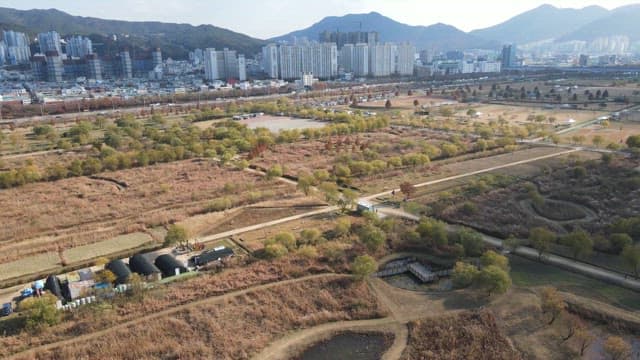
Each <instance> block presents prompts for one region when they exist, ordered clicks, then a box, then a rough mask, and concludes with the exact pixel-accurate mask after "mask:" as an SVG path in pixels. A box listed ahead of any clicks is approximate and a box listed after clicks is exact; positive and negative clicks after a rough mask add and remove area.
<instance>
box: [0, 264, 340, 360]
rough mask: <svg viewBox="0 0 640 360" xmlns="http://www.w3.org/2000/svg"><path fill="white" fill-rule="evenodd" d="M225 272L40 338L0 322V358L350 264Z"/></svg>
mask: <svg viewBox="0 0 640 360" xmlns="http://www.w3.org/2000/svg"><path fill="white" fill-rule="evenodd" d="M238 265H240V266H239V267H237V268H231V269H227V270H225V271H223V272H222V273H218V274H216V273H203V274H201V275H200V276H197V277H195V278H191V279H188V280H185V281H181V282H175V283H172V284H170V285H168V286H161V285H158V286H157V287H156V288H155V289H153V290H150V291H149V292H148V293H147V294H146V295H145V296H144V297H143V298H142V299H141V300H140V301H132V300H130V299H128V298H123V299H121V300H120V299H116V301H114V302H113V303H109V302H107V303H105V304H106V306H100V307H91V306H86V307H83V308H81V309H80V311H78V312H77V313H73V314H67V315H66V317H67V318H66V320H65V321H63V322H62V323H61V324H59V325H56V326H54V327H52V328H50V329H48V330H47V331H45V332H43V333H40V334H28V333H26V332H20V331H18V332H16V331H17V330H16V328H15V327H13V328H9V329H7V328H5V327H4V326H5V325H6V326H8V325H7V324H5V323H0V333H2V332H4V331H7V332H8V333H9V335H8V336H4V337H0V358H1V357H4V356H7V355H9V354H12V353H15V352H18V351H20V350H21V349H25V348H26V347H27V346H29V347H32V346H38V345H43V344H49V343H52V342H56V341H62V340H66V339H71V338H74V337H77V336H81V335H84V334H89V333H91V332H93V331H97V330H101V329H106V328H109V327H111V326H114V325H117V324H120V323H123V322H126V321H132V320H135V319H136V318H139V317H142V316H145V315H149V314H153V313H156V312H158V311H162V310H166V309H169V308H172V307H175V306H179V305H184V304H188V303H190V302H194V301H197V300H201V299H206V298H210V297H214V296H219V295H223V294H226V293H229V292H232V291H237V290H241V289H246V288H250V287H253V286H258V285H262V284H267V283H273V282H277V281H282V280H287V279H295V278H299V277H302V276H306V275H310V274H319V273H330V272H333V271H334V269H335V270H337V271H346V265H344V264H337V265H334V267H333V269H332V268H330V267H328V266H327V265H323V264H321V263H320V262H318V261H311V260H306V259H299V258H295V257H287V258H283V259H279V260H276V261H272V262H268V261H257V262H254V263H252V264H250V265H248V266H244V265H243V264H238Z"/></svg>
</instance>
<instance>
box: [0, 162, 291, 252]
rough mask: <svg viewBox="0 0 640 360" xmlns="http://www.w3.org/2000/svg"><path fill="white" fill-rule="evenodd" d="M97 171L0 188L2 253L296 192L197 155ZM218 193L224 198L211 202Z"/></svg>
mask: <svg viewBox="0 0 640 360" xmlns="http://www.w3.org/2000/svg"><path fill="white" fill-rule="evenodd" d="M101 176H102V178H101V179H105V180H98V179H91V178H87V177H80V178H72V179H66V180H60V181H56V182H48V183H37V184H29V185H26V186H23V187H19V188H14V189H7V190H3V191H1V192H0V207H2V208H3V209H5V210H4V214H3V215H4V219H5V220H4V221H3V227H2V229H0V250H2V258H1V259H0V260H1V261H3V262H6V261H11V260H15V259H19V258H23V257H26V256H29V255H33V254H38V253H41V252H46V251H57V250H58V249H59V248H62V249H69V248H72V247H77V246H81V245H87V244H91V243H95V242H99V241H102V240H106V239H110V238H113V237H115V236H118V235H121V234H126V233H131V232H136V231H144V230H145V229H147V228H151V227H154V226H157V225H163V224H167V223H169V222H171V221H176V220H177V221H179V220H182V219H185V218H187V217H189V216H193V215H196V214H199V213H204V212H208V211H211V210H208V209H215V208H216V206H224V207H223V208H222V209H224V208H225V207H232V206H241V205H246V204H252V203H257V202H260V201H264V200H268V199H271V198H282V199H287V198H291V196H292V195H293V194H294V192H293V191H292V190H293V189H292V186H291V185H288V184H284V183H281V182H277V181H267V180H265V179H264V178H263V177H262V176H260V175H257V174H252V173H249V172H245V171H231V170H227V169H224V168H221V167H219V166H218V165H217V164H216V163H214V162H210V161H201V160H191V161H181V162H175V163H170V164H162V165H156V166H149V167H146V168H138V169H131V170H122V171H116V172H111V173H103V174H101ZM110 179H113V180H115V181H117V183H116V182H112V181H110ZM123 185H126V186H123ZM293 196H295V195H293ZM221 199H222V200H221ZM216 200H218V201H222V202H223V203H224V204H223V205H219V204H215V203H214V202H215V201H216ZM25 219H28V220H25ZM156 240H162V239H156Z"/></svg>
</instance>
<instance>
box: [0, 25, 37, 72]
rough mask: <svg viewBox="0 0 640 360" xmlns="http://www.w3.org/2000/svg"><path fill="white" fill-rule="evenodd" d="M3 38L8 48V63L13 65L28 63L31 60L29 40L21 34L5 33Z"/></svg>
mask: <svg viewBox="0 0 640 360" xmlns="http://www.w3.org/2000/svg"><path fill="white" fill-rule="evenodd" d="M2 38H3V39H4V44H5V46H6V53H5V59H6V63H8V64H11V65H16V64H24V63H28V62H29V59H30V58H31V49H30V48H29V38H28V37H27V35H25V34H24V33H21V32H15V31H10V30H9V31H3V32H2Z"/></svg>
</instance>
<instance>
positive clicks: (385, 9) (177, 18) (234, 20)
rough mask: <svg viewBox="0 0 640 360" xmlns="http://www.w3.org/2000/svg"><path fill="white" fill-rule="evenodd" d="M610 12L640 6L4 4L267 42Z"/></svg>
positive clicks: (124, 0)
mask: <svg viewBox="0 0 640 360" xmlns="http://www.w3.org/2000/svg"><path fill="white" fill-rule="evenodd" d="M545 3H547V4H552V5H554V6H557V7H572V8H580V7H585V6H588V5H600V6H602V7H604V8H607V9H612V8H616V7H619V6H623V5H628V4H633V3H640V0H595V1H591V0H548V1H544V0H489V1H478V0H445V1H442V0H438V1H428V0H0V7H11V8H16V9H34V8H35V9H50V8H56V9H58V10H62V11H65V12H68V13H70V14H72V15H81V16H92V17H99V18H103V19H118V20H130V21H146V20H154V21H164V22H177V23H189V24H193V25H200V24H211V25H215V26H219V27H223V28H227V29H230V30H233V31H237V32H241V33H244V34H247V35H250V36H252V37H256V38H260V39H267V38H271V37H274V36H278V35H284V34H286V33H289V32H291V31H295V30H300V29H304V28H306V27H309V26H311V25H312V24H313V23H316V22H318V21H320V20H321V19H322V18H324V17H325V16H341V15H346V14H350V13H368V12H371V11H377V12H379V13H381V14H383V15H385V16H388V17H390V18H392V19H394V20H396V21H399V22H402V23H405V24H409V25H431V24H434V23H438V22H442V23H445V24H449V25H453V26H455V27H457V28H459V29H461V30H464V31H470V30H474V29H479V28H484V27H488V26H492V25H495V24H498V23H500V22H503V21H505V20H508V19H509V18H511V17H513V16H515V15H517V14H519V13H522V12H524V11H527V10H530V9H533V8H535V7H537V6H540V5H542V4H545Z"/></svg>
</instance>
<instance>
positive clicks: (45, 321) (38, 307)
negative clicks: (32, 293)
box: [18, 294, 62, 331]
mask: <svg viewBox="0 0 640 360" xmlns="http://www.w3.org/2000/svg"><path fill="white" fill-rule="evenodd" d="M57 300H58V298H56V297H55V296H53V295H50V294H46V295H44V296H42V297H38V298H36V297H32V298H28V299H25V300H23V301H22V302H21V303H20V306H19V308H18V310H19V311H20V312H24V313H25V316H26V323H25V324H26V328H27V329H28V330H32V331H35V330H42V329H43V328H45V327H47V326H52V325H55V324H57V323H59V322H60V320H61V319H62V316H61V314H60V312H59V311H58V309H56V302H57Z"/></svg>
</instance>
